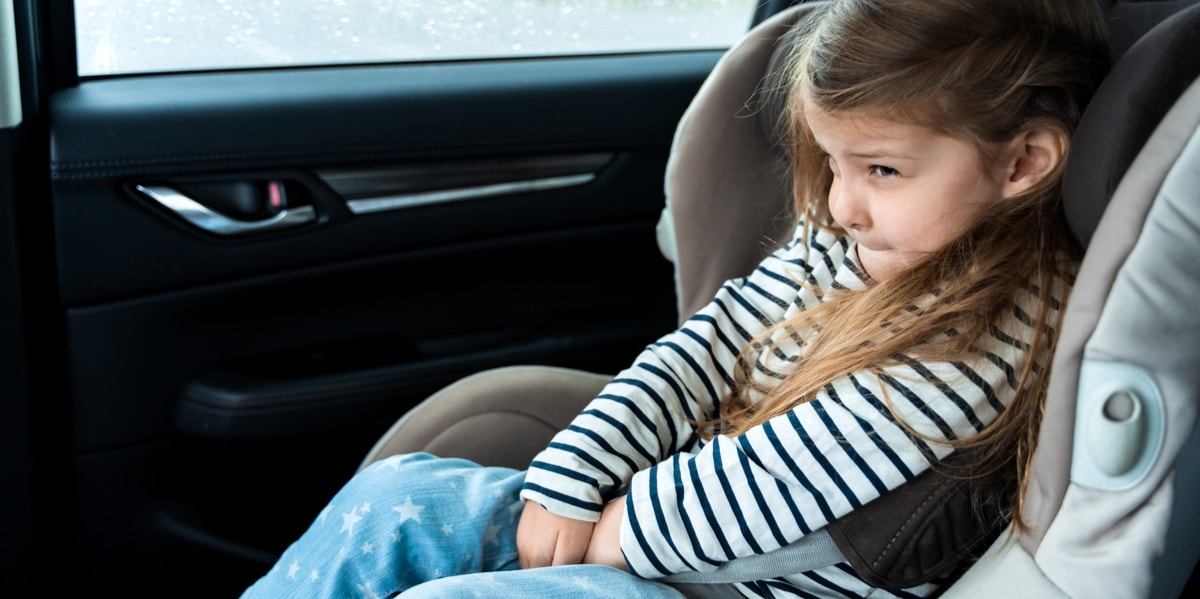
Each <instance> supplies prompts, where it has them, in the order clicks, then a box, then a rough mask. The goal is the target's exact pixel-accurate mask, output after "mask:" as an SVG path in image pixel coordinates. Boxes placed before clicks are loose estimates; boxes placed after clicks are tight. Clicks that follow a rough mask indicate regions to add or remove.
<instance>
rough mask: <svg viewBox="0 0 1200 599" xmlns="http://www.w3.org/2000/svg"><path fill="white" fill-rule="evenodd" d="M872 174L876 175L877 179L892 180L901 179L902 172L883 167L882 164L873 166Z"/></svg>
mask: <svg viewBox="0 0 1200 599" xmlns="http://www.w3.org/2000/svg"><path fill="white" fill-rule="evenodd" d="M871 174H872V175H875V176H876V177H883V178H885V179H890V178H892V177H899V176H900V171H898V170H896V169H894V168H892V167H890V166H883V165H882V164H873V165H871Z"/></svg>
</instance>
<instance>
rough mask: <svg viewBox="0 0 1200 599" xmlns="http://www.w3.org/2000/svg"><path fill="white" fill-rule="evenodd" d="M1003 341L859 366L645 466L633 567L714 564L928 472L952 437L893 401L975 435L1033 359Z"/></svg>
mask: <svg viewBox="0 0 1200 599" xmlns="http://www.w3.org/2000/svg"><path fill="white" fill-rule="evenodd" d="M991 341H992V344H991V347H989V348H988V349H987V351H986V353H985V354H984V355H980V356H978V359H973V360H971V362H970V363H969V364H968V363H966V362H954V363H920V362H917V361H915V360H911V361H910V362H908V363H904V364H900V365H897V366H895V367H893V368H889V369H888V370H887V371H886V372H885V373H884V375H883V376H881V377H876V376H875V375H874V374H870V373H858V374H854V375H850V376H847V377H845V378H843V379H841V380H839V381H836V382H835V383H833V384H831V385H828V386H827V387H826V388H825V390H824V391H823V392H822V393H820V394H818V396H817V398H816V399H814V400H813V401H810V402H808V403H805V404H802V405H800V406H798V407H796V408H795V409H793V410H792V411H791V412H789V413H787V414H783V415H781V416H779V417H777V418H774V419H772V420H770V421H768V422H767V423H765V424H763V425H761V426H758V427H755V428H753V429H750V430H749V431H747V432H746V433H745V434H742V435H739V436H737V437H723V436H718V437H716V438H715V439H714V440H713V441H712V442H711V443H709V444H708V445H706V446H705V447H704V448H703V449H702V450H701V451H699V452H698V453H696V454H677V455H674V456H671V457H670V458H668V459H666V460H664V461H663V462H662V463H660V464H657V465H655V466H654V467H652V468H650V469H647V470H645V471H642V472H639V473H638V474H636V475H635V476H634V478H633V480H632V481H631V483H630V485H629V495H628V497H627V501H626V516H625V521H624V522H623V525H622V531H621V541H620V545H621V549H622V551H623V553H624V556H625V558H626V560H627V561H628V564H629V566H630V571H631V572H634V573H635V574H637V575H639V576H642V577H646V578H656V577H661V576H665V575H668V574H671V573H675V572H683V571H689V570H695V571H707V570H711V569H714V568H716V567H717V566H718V565H720V564H722V563H724V562H727V561H729V560H732V559H735V558H737V557H742V556H747V555H751V554H759V553H766V552H769V551H772V550H775V549H778V548H780V547H783V546H784V545H787V544H790V543H792V542H794V541H796V540H798V539H800V538H801V537H802V536H804V535H805V534H808V533H809V532H811V531H814V530H817V529H820V528H822V527H823V526H825V525H826V524H827V523H828V522H830V521H832V520H834V519H836V518H838V517H840V516H842V515H844V514H847V513H849V512H850V511H852V510H853V509H855V508H857V507H859V506H861V505H863V504H865V503H867V502H869V501H872V500H874V499H876V498H877V497H879V496H880V495H882V494H883V493H886V492H887V491H889V490H891V489H894V488H896V487H898V486H899V485H901V484H902V483H904V482H905V481H907V480H909V479H911V478H913V477H914V476H916V475H917V474H919V473H921V472H923V471H924V470H925V469H927V468H928V467H929V465H928V464H929V462H930V461H931V460H934V459H937V458H940V457H944V456H945V455H947V454H948V453H950V448H949V447H948V446H946V445H944V444H937V443H935V442H931V441H924V440H920V439H918V438H916V437H913V436H912V435H910V434H909V433H908V431H907V430H906V429H904V428H903V427H902V426H901V425H900V423H898V422H897V421H896V420H895V418H894V417H893V415H892V411H891V409H889V406H890V407H891V408H894V409H895V412H896V413H897V414H899V415H901V416H902V417H903V418H904V419H905V422H907V423H908V424H909V425H910V426H913V427H914V428H916V429H917V430H918V431H920V432H921V433H923V434H926V435H929V436H931V437H933V438H934V439H937V438H963V437H966V436H970V435H973V434H975V433H976V432H978V431H979V430H980V429H981V428H982V427H983V426H986V425H987V424H988V423H990V422H992V421H993V420H994V419H995V417H996V416H997V414H998V413H999V412H998V411H999V410H1000V409H1002V407H1003V404H1004V403H1006V402H1007V401H1008V400H1009V399H1010V398H1011V396H1012V393H1013V392H1012V388H1011V386H1010V382H1009V381H1010V378H1011V372H1012V371H1013V370H1014V369H1015V370H1017V371H1019V368H1020V362H1021V360H1022V359H1023V353H1022V351H1021V350H1019V349H1017V348H1015V347H1013V346H1011V345H1007V344H1006V343H1005V342H1003V341H1000V340H998V339H992V340H991ZM1010 341H1011V340H1010Z"/></svg>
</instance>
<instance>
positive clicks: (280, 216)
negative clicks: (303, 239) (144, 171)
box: [135, 185, 317, 235]
mask: <svg viewBox="0 0 1200 599" xmlns="http://www.w3.org/2000/svg"><path fill="white" fill-rule="evenodd" d="M135 188H136V189H137V190H138V191H139V192H141V193H143V194H145V195H146V196H147V197H149V198H151V199H153V200H154V201H156V202H158V203H159V204H162V205H163V206H165V207H167V208H168V209H170V210H171V211H172V212H174V213H176V214H178V215H179V216H180V217H182V218H183V219H184V220H186V221H187V222H189V223H191V224H192V225H195V226H197V227H200V228H201V229H204V230H205V231H208V232H210V233H215V234H217V235H244V234H247V233H261V232H264V231H275V230H279V229H286V228H289V227H295V226H298V225H303V224H305V223H310V222H313V221H315V220H317V213H316V211H315V210H314V209H313V207H312V206H298V207H294V208H282V209H280V210H279V211H278V212H275V213H274V214H272V215H271V216H268V217H266V218H263V219H259V220H241V219H236V218H230V217H228V216H225V215H224V214H221V213H219V212H216V211H214V210H212V209H210V208H208V207H207V206H205V205H204V204H201V203H200V202H197V201H196V200H193V199H192V198H189V197H188V196H186V195H184V194H183V193H181V192H179V190H177V189H174V188H172V187H168V186H166V185H136V186H135Z"/></svg>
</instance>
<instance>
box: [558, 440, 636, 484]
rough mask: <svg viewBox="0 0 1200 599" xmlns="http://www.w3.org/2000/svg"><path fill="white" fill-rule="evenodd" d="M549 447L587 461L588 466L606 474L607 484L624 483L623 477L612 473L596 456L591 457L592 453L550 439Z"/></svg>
mask: <svg viewBox="0 0 1200 599" xmlns="http://www.w3.org/2000/svg"><path fill="white" fill-rule="evenodd" d="M550 447H551V448H553V449H557V450H560V451H565V452H567V453H570V454H571V455H574V456H575V457H577V458H579V459H581V460H583V461H585V462H587V463H588V465H589V466H591V467H592V468H595V469H596V470H599V471H600V473H601V474H603V475H604V476H607V477H608V479H609V481H610V483H609V484H612V485H621V484H624V483H625V480H624V479H623V478H621V477H619V476H617V475H616V474H615V473H613V471H612V470H609V469H608V468H607V467H605V466H604V464H602V463H600V460H597V459H596V458H594V457H592V454H590V453H588V452H586V451H584V450H582V449H580V448H578V447H575V446H574V445H567V444H566V443H559V442H557V441H551V442H550Z"/></svg>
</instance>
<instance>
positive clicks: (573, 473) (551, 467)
mask: <svg viewBox="0 0 1200 599" xmlns="http://www.w3.org/2000/svg"><path fill="white" fill-rule="evenodd" d="M529 469H530V470H534V469H537V470H545V471H546V472H553V473H555V474H558V475H560V476H565V477H567V478H571V479H575V480H577V481H579V482H581V483H587V484H589V485H591V486H593V487H596V488H600V482H599V481H597V480H596V479H594V478H592V477H590V476H588V475H586V474H583V473H582V472H579V471H578V470H572V469H570V468H563V467H562V466H559V465H558V464H551V463H550V462H542V461H540V460H535V461H534V462H533V463H532V464H530V465H529Z"/></svg>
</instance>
